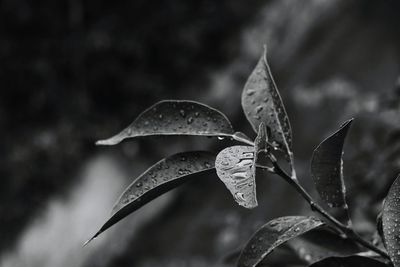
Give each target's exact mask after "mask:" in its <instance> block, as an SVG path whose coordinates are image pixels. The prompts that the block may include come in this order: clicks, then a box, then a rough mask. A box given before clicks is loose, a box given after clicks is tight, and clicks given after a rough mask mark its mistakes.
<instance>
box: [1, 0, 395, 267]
mask: <svg viewBox="0 0 400 267" xmlns="http://www.w3.org/2000/svg"><path fill="white" fill-rule="evenodd" d="M399 11H400V4H399V2H398V1H395V0H393V1H389V0H383V1H372V0H364V1H361V0H353V1H345V0H342V1H339V0H336V1H319V0H313V1H289V0H285V1H281V0H276V1H261V0H256V1H251V2H249V1H228V0H223V1H211V0H202V1H183V0H170V1H143V0H136V1H114V2H110V1H80V0H70V1H40V2H36V1H34V2H33V1H23V0H3V1H0V126H1V131H0V136H1V137H0V140H1V142H0V152H1V153H0V155H1V156H0V157H1V161H0V174H1V186H0V203H1V204H0V255H1V256H0V265H1V266H7V267H8V266H220V265H222V263H221V259H222V258H223V257H224V255H226V254H227V253H229V252H230V251H233V250H235V249H237V248H238V247H240V245H241V244H242V243H243V242H244V241H246V240H247V239H248V238H249V236H250V235H251V233H252V232H253V231H254V230H255V229H256V228H257V227H258V226H260V225H262V224H263V223H265V222H266V221H267V220H268V219H271V218H273V217H276V216H283V215H296V214H300V213H302V214H305V213H307V212H308V211H307V207H305V205H304V204H302V203H303V202H302V201H301V200H300V198H299V197H298V196H297V195H296V193H295V192H294V191H293V190H292V189H291V188H288V186H287V185H286V184H285V183H284V182H282V181H280V180H279V179H277V178H276V177H273V176H271V177H269V176H268V177H265V178H266V179H262V180H260V181H259V182H258V194H259V196H258V197H259V202H260V205H259V207H258V208H257V209H255V210H251V211H248V210H244V209H243V208H241V207H238V206H237V205H236V204H235V203H234V202H233V200H232V199H231V196H230V195H229V192H228V191H226V190H225V188H224V186H223V184H222V183H221V182H220V181H219V180H218V179H217V177H216V176H215V175H208V176H207V177H201V178H199V179H197V180H196V181H194V182H191V183H189V184H186V185H185V186H183V187H182V188H180V189H178V190H174V191H173V192H172V193H169V194H167V195H165V196H164V197H163V198H161V199H160V200H158V201H155V202H154V203H152V204H149V205H147V206H145V207H144V208H143V209H142V210H141V211H138V212H137V213H135V214H134V215H132V216H130V217H128V218H127V219H126V220H125V221H124V222H123V223H121V224H120V225H119V226H115V227H114V228H113V230H110V233H106V234H105V235H104V236H103V237H100V238H99V239H98V240H96V241H95V242H93V244H92V245H91V246H89V247H87V248H85V249H82V248H81V245H82V243H83V242H84V241H85V239H87V238H88V237H89V236H90V235H91V234H92V233H93V232H95V231H96V230H97V228H98V227H99V226H100V224H101V223H102V222H103V220H104V219H105V218H107V215H108V212H109V210H110V208H111V206H112V204H113V202H114V201H115V199H116V197H117V196H118V194H119V193H120V192H121V191H122V190H123V188H124V186H126V185H127V184H129V182H130V181H131V180H132V178H134V177H135V176H137V175H139V174H140V173H141V172H142V171H144V170H145V169H146V168H147V167H148V166H150V165H151V164H152V163H154V162H155V161H157V160H159V159H160V158H162V157H164V156H167V155H169V154H172V153H173V152H176V151H183V150H190V149H196V148H203V149H204V148H205V147H208V148H210V149H211V150H214V151H217V150H218V149H220V148H222V147H223V146H226V145H228V144H229V143H228V141H222V142H221V141H218V140H214V139H207V138H201V137H198V138H192V137H180V138H167V137H163V138H161V137H160V138H154V139H149V138H142V139H138V140H131V141H128V142H125V143H123V144H120V145H118V146H115V147H96V146H94V142H95V140H97V139H101V138H106V137H109V136H111V135H112V134H115V133H116V132H117V131H119V130H121V129H122V128H123V127H125V126H126V125H127V124H129V123H130V122H131V121H132V120H133V119H134V118H135V117H136V116H137V115H138V114H139V113H140V112H141V111H142V110H143V109H145V108H146V107H148V106H149V105H151V104H153V103H155V102H157V101H159V100H162V99H192V100H198V101H202V102H204V103H206V104H209V105H211V106H213V107H215V108H218V109H220V110H221V111H223V112H224V113H225V114H227V115H228V116H229V117H230V119H231V121H232V123H233V125H234V126H235V128H236V129H238V130H242V131H244V132H246V133H248V134H249V135H251V136H254V134H253V133H252V132H251V129H250V126H249V124H248V123H247V122H246V120H245V117H244V115H243V114H242V112H241V107H240V94H241V90H242V88H243V85H244V83H245V81H246V79H247V77H248V75H249V74H250V72H251V70H252V68H253V67H254V66H255V63H256V61H257V59H258V57H259V56H260V54H261V52H262V46H263V44H267V46H268V56H269V60H270V64H271V68H272V71H273V73H274V76H275V80H276V81H277V84H278V87H279V88H280V91H281V94H282V97H283V99H284V103H285V105H286V108H287V110H288V114H289V117H290V119H291V122H292V128H293V134H294V150H295V156H296V160H297V165H298V166H297V167H298V172H299V174H300V179H301V181H303V182H304V183H305V185H306V187H307V188H309V189H310V190H312V185H311V183H310V181H309V175H308V161H309V157H310V155H311V153H312V149H313V147H315V146H316V145H317V144H318V143H319V141H321V140H322V139H323V138H324V137H326V136H327V135H328V134H329V133H330V132H332V131H334V130H335V129H336V128H337V127H338V126H339V125H340V123H341V122H343V121H344V120H346V119H348V118H351V117H355V118H356V120H355V123H354V125H353V129H352V131H351V133H350V135H349V138H348V140H347V145H346V154H345V174H346V177H345V178H346V183H347V187H348V193H349V196H348V200H349V203H350V207H351V212H352V216H353V219H354V222H355V226H356V227H357V229H358V230H359V231H360V232H362V233H364V232H365V233H367V232H369V233H372V232H371V231H374V223H375V217H376V215H377V213H378V212H379V209H380V205H381V200H382V198H383V197H384V196H385V194H386V191H387V188H388V186H389V185H390V183H391V182H392V181H393V179H394V178H395V176H396V174H397V173H398V170H399V169H400V161H399V155H398V152H397V151H398V150H397V148H400V143H399V136H400V132H399V126H400V121H399V116H398V109H399V98H400V80H399V78H398V77H399V71H400V38H399V36H400V20H399V19H398V13H399ZM302 210H304V212H302Z"/></svg>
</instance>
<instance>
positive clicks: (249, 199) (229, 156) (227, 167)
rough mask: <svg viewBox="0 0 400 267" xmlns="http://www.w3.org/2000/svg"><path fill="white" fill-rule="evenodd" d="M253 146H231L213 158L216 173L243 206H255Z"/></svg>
mask: <svg viewBox="0 0 400 267" xmlns="http://www.w3.org/2000/svg"><path fill="white" fill-rule="evenodd" d="M253 161H254V147H251V146H231V147H228V148H225V149H224V150H222V151H221V152H220V153H219V154H218V155H217V158H216V160H215V168H216V169H217V175H218V177H219V178H220V179H221V181H222V182H223V183H224V184H225V186H226V187H227V188H228V190H229V191H230V192H231V194H232V195H233V198H234V199H235V201H236V202H237V203H238V204H239V205H241V206H243V207H245V208H249V209H251V208H255V207H257V196H256V183H255V170H256V168H255V166H254V165H253Z"/></svg>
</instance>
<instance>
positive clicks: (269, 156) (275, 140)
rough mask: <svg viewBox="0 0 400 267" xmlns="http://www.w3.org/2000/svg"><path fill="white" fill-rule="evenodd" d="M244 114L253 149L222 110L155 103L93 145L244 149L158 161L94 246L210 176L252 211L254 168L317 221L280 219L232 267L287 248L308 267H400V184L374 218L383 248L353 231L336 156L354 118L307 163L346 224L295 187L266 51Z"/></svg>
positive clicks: (288, 138)
mask: <svg viewBox="0 0 400 267" xmlns="http://www.w3.org/2000/svg"><path fill="white" fill-rule="evenodd" d="M242 107H243V110H244V113H245V115H246V117H247V119H248V121H249V122H250V124H251V125H252V127H253V129H254V131H255V132H256V133H257V137H256V139H255V140H254V142H253V141H252V140H251V139H250V138H249V137H247V136H246V135H245V134H244V133H241V132H236V131H235V130H234V129H233V127H232V125H231V123H230V122H229V120H228V118H227V117H226V116H225V115H224V114H222V113H221V112H220V111H218V110H216V109H213V108H211V107H209V106H206V105H204V104H201V103H197V102H193V101H182V100H181V101H178V100H168V101H161V102H159V103H157V104H155V105H153V106H151V107H150V108H148V109H147V110H145V111H144V112H142V113H141V114H140V115H139V116H138V117H137V118H136V119H135V120H134V121H133V122H132V124H130V125H129V126H128V127H127V128H125V129H124V130H122V131H121V132H120V133H118V134H117V135H115V136H113V137H111V138H109V139H106V140H101V141H98V142H97V144H99V145H115V144H118V143H120V142H121V141H123V140H124V139H127V138H134V137H141V136H152V135H198V136H216V137H220V138H230V139H232V140H235V141H238V142H241V143H243V144H242V145H234V146H229V147H227V148H225V149H223V150H222V151H220V152H219V153H218V155H215V154H214V153H211V152H208V151H190V152H183V153H178V154H175V155H172V156H170V157H167V158H165V159H163V160H161V161H159V162H157V163H156V164H154V165H153V166H151V167H150V168H149V169H148V170H147V171H145V172H144V173H143V174H142V175H140V176H139V177H138V178H137V179H135V180H134V181H133V182H132V183H131V184H130V185H129V186H128V188H127V189H126V190H125V191H124V192H123V194H122V195H121V197H120V198H119V199H118V201H117V203H116V204H115V206H114V208H113V210H112V214H111V216H110V218H109V219H108V220H107V221H106V222H105V224H104V225H103V226H102V227H101V228H100V230H99V231H98V232H97V233H96V234H95V235H94V236H93V238H92V239H94V238H96V237H97V236H98V235H99V234H101V233H102V232H103V231H105V230H107V229H108V228H109V227H111V226H112V225H114V224H115V223H117V222H118V221H120V220H121V219H123V218H124V217H126V216H127V215H129V214H131V213H132V212H134V211H135V210H137V209H139V208H141V207H142V206H143V205H145V204H146V203H148V202H149V201H151V200H153V199H154V198H156V197H158V196H160V195H161V194H163V193H165V192H167V191H168V190H170V189H172V188H175V187H177V186H179V185H180V184H182V183H184V182H185V181H187V180H189V179H190V178H193V177H196V175H195V174H197V173H200V172H205V171H210V170H213V169H216V173H217V176H218V177H219V178H220V180H221V181H222V182H223V183H224V184H225V186H226V188H227V189H228V190H229V191H230V193H231V194H232V196H233V199H234V200H235V201H236V202H237V204H239V205H240V206H243V207H245V208H249V209H252V208H255V207H257V197H256V169H257V168H259V169H262V170H265V171H268V172H271V173H274V174H277V175H279V176H281V177H282V178H283V179H284V180H285V181H287V182H288V183H289V184H290V185H292V186H293V187H294V188H295V189H296V190H297V191H298V192H299V193H300V194H301V195H302V196H303V197H304V198H305V200H306V201H307V202H308V203H309V204H310V206H311V209H312V210H313V211H315V212H316V213H318V215H320V216H319V217H320V218H316V217H308V216H286V217H281V218H277V219H274V220H272V221H270V222H268V223H266V224H265V225H264V226H262V227H261V228H260V229H259V230H258V231H256V233H255V234H254V235H253V236H252V237H251V239H250V240H249V241H248V243H247V244H246V245H245V246H244V248H243V250H242V251H241V252H240V253H239V257H238V260H237V264H238V266H243V267H245V266H246V267H247V266H257V265H259V264H260V263H261V262H263V261H264V260H265V259H266V257H267V256H268V255H269V254H270V253H271V252H272V251H273V250H276V249H279V248H281V247H283V246H287V247H290V248H291V249H292V251H294V252H296V254H297V256H298V257H299V259H301V260H302V262H303V263H305V264H307V265H308V266H314V267H315V266H392V265H394V266H396V267H398V266H400V235H399V231H400V221H399V220H400V206H399V205H400V179H396V181H395V182H394V184H393V186H392V187H391V189H390V191H389V194H388V196H387V198H386V201H385V204H384V208H383V211H382V214H381V216H380V217H379V219H378V221H379V222H380V223H378V231H379V233H380V234H381V237H382V241H383V242H382V244H381V245H380V246H379V245H378V246H375V245H372V244H370V243H369V242H368V241H365V240H364V239H362V238H361V237H360V236H359V235H358V234H357V233H356V232H355V231H354V230H353V229H352V227H351V225H352V224H351V219H350V217H349V215H348V206H347V204H346V195H345V194H346V192H345V185H344V181H343V160H342V154H343V144H344V141H345V137H346V135H347V132H348V130H349V128H350V125H351V123H352V119H351V120H348V121H346V122H345V123H344V124H343V125H342V126H341V127H340V128H339V129H338V130H337V131H336V132H335V133H333V134H332V135H331V136H329V137H328V138H326V139H325V140H324V141H322V142H321V144H320V145H319V146H318V147H317V148H316V149H315V150H314V153H313V156H312V160H311V177H312V179H313V181H314V183H315V185H316V189H317V191H318V193H319V195H320V198H321V200H322V201H324V202H325V203H326V204H327V206H329V208H335V209H339V210H341V211H343V213H344V214H345V217H346V219H345V222H344V223H343V222H341V221H339V220H338V219H337V218H335V217H333V216H332V215H330V213H329V212H327V211H326V210H325V209H323V208H322V207H321V206H320V205H319V204H317V202H316V201H314V200H313V199H312V197H311V196H310V195H309V194H308V193H307V192H306V191H305V190H304V188H303V187H302V186H301V184H300V183H299V182H298V179H297V176H296V171H295V167H294V157H293V152H292V132H291V127H290V122H289V119H288V116H287V114H286V111H285V108H284V105H283V103H282V100H281V97H280V95H279V92H278V90H277V87H276V84H275V82H274V80H273V77H272V74H271V71H270V68H269V66H268V63H267V59H266V51H265V52H264V54H263V55H262V57H261V58H260V60H259V62H258V64H257V66H256V67H255V69H254V71H253V72H252V74H251V75H250V77H249V79H248V81H247V83H246V85H245V87H244V90H243V93H242ZM278 154H280V155H283V156H284V157H278V156H277V155H278ZM277 158H284V159H286V160H284V159H282V160H277ZM280 161H283V162H280ZM265 162H267V163H265ZM285 162H286V163H285ZM263 163H264V165H263ZM283 164H284V165H286V166H287V168H288V169H290V172H289V173H290V174H288V172H286V170H285V168H282V167H281V165H283ZM92 239H90V240H92ZM90 240H89V241H90ZM89 241H88V242H89ZM386 251H387V252H386ZM283 262H284V259H282V263H283Z"/></svg>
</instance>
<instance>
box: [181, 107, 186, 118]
mask: <svg viewBox="0 0 400 267" xmlns="http://www.w3.org/2000/svg"><path fill="white" fill-rule="evenodd" d="M179 114H181V116H182V117H183V118H185V116H186V112H185V111H184V110H183V109H181V110H179Z"/></svg>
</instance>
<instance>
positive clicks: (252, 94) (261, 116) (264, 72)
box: [242, 49, 292, 155]
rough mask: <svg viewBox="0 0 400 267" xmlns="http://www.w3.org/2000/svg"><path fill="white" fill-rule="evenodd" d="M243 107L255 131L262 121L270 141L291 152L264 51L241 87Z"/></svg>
mask: <svg viewBox="0 0 400 267" xmlns="http://www.w3.org/2000/svg"><path fill="white" fill-rule="evenodd" d="M242 107H243V110H244V113H245V115H246V117H247V120H248V121H249V122H250V124H251V125H252V126H253V129H254V131H255V132H257V131H258V128H259V125H260V123H261V122H264V123H265V124H266V126H267V127H268V128H269V129H270V130H271V135H270V136H271V139H272V140H273V141H276V142H277V143H279V144H280V145H281V146H282V147H283V148H284V151H285V152H286V153H287V154H288V155H289V154H290V153H291V151H292V130H291V127H290V122H289V118H288V116H287V114H286V110H285V107H284V105H283V103H282V99H281V96H280V95H279V92H278V89H277V87H276V85H275V82H274V79H273V77H272V74H271V70H270V68H269V66H268V62H267V52H266V49H265V50H264V54H263V55H262V57H261V58H260V60H259V61H258V64H257V66H256V67H255V69H254V70H253V72H252V73H251V75H250V77H249V79H248V80H247V83H246V85H245V86H244V89H243V93H242Z"/></svg>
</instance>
